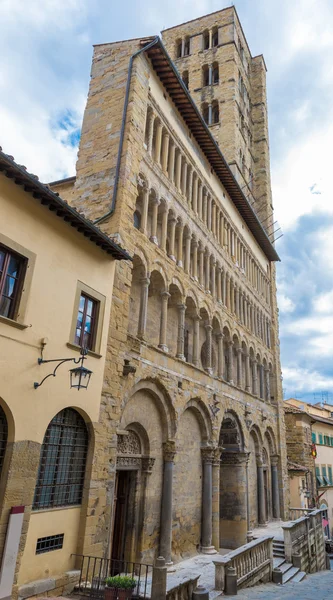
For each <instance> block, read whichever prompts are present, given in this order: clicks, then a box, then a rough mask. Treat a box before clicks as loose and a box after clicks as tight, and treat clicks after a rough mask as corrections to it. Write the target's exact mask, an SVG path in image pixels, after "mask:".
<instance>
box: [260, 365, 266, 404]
mask: <svg viewBox="0 0 333 600" xmlns="http://www.w3.org/2000/svg"><path fill="white" fill-rule="evenodd" d="M259 392H260V393H259V395H260V398H262V399H264V397H265V396H264V367H263V366H262V365H259Z"/></svg>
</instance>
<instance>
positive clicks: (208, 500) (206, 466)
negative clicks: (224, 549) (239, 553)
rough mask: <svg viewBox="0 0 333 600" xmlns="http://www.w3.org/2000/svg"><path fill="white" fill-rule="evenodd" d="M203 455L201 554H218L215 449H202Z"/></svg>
mask: <svg viewBox="0 0 333 600" xmlns="http://www.w3.org/2000/svg"><path fill="white" fill-rule="evenodd" d="M201 455H202V522H201V552H202V553H203V554H216V550H215V548H214V547H213V546H212V533H213V531H212V529H213V477H212V474H213V473H212V467H213V457H214V450H213V448H209V447H206V448H201Z"/></svg>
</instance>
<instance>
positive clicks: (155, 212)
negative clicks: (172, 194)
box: [149, 198, 160, 245]
mask: <svg viewBox="0 0 333 600" xmlns="http://www.w3.org/2000/svg"><path fill="white" fill-rule="evenodd" d="M159 204H160V201H159V200H158V199H157V198H154V200H153V214H152V227H151V236H150V238H149V239H150V241H151V242H153V243H154V244H156V245H158V240H157V235H156V234H157V217H158V207H159Z"/></svg>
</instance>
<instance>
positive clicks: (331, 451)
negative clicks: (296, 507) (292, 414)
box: [285, 398, 333, 537]
mask: <svg viewBox="0 0 333 600" xmlns="http://www.w3.org/2000/svg"><path fill="white" fill-rule="evenodd" d="M287 405H288V407H290V408H286V409H285V410H287V411H289V410H292V409H293V407H296V408H295V410H297V411H298V413H300V412H302V413H303V415H304V417H303V418H302V420H304V419H305V417H306V416H307V415H308V416H310V417H311V422H312V430H311V442H312V444H313V452H314V455H315V458H314V464H315V479H316V487H317V491H316V507H317V508H322V509H323V510H325V511H326V512H325V513H324V518H325V521H327V522H328V524H327V525H326V532H325V533H326V535H327V536H328V537H331V536H332V533H333V405H330V404H324V403H321V402H319V403H316V404H309V403H307V402H303V401H302V400H298V399H295V398H290V399H289V400H286V402H285V406H287ZM286 423H287V419H286ZM287 431H288V429H287ZM287 448H288V449H289V445H288V433H287ZM288 456H289V454H288ZM291 504H292V503H291Z"/></svg>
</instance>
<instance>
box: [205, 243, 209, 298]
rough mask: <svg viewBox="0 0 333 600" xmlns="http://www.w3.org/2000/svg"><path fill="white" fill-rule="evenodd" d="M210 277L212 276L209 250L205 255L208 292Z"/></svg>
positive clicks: (206, 288)
mask: <svg viewBox="0 0 333 600" xmlns="http://www.w3.org/2000/svg"><path fill="white" fill-rule="evenodd" d="M209 277H210V256H209V253H208V251H207V252H206V255H205V290H206V292H210V285H209Z"/></svg>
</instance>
